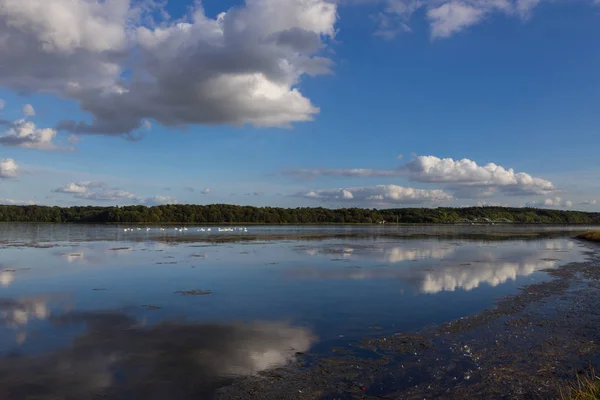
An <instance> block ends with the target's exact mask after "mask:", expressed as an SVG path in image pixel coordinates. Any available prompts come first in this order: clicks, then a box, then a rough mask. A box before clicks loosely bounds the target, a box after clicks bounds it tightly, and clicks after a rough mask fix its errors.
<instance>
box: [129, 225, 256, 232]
mask: <svg viewBox="0 0 600 400" xmlns="http://www.w3.org/2000/svg"><path fill="white" fill-rule="evenodd" d="M142 230H143V229H142V228H135V229H134V228H124V229H123V232H134V231H142ZM145 230H146V232H150V231H152V230H155V231H170V230H171V229H170V228H150V227H146V228H145ZM172 230H174V231H176V232H186V231H187V230H188V228H187V227H185V226H184V227H182V228H177V227H175V228H173V229H172ZM217 230H218V232H248V228H246V227H239V228H217ZM197 231H198V232H212V228H199V229H197Z"/></svg>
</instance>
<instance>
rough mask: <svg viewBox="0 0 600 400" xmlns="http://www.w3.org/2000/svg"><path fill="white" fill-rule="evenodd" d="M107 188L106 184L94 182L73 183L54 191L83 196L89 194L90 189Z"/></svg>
mask: <svg viewBox="0 0 600 400" xmlns="http://www.w3.org/2000/svg"><path fill="white" fill-rule="evenodd" d="M103 187H106V183H104V182H94V181H81V182H71V183H69V184H68V185H65V186H61V187H59V188H56V189H54V190H53V192H54V193H69V194H83V193H87V192H88V189H95V188H103Z"/></svg>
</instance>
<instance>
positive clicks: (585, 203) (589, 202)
mask: <svg viewBox="0 0 600 400" xmlns="http://www.w3.org/2000/svg"><path fill="white" fill-rule="evenodd" d="M579 205H580V206H595V205H596V199H592V200H584V201H582V202H581V203H579Z"/></svg>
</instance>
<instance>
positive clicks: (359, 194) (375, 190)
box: [296, 185, 452, 204]
mask: <svg viewBox="0 0 600 400" xmlns="http://www.w3.org/2000/svg"><path fill="white" fill-rule="evenodd" d="M296 196H298V197H304V198H307V199H314V200H321V201H343V202H344V201H345V202H357V203H373V204H419V203H425V202H441V201H447V200H451V199H452V195H450V194H448V193H446V192H444V191H443V190H437V189H436V190H424V189H413V188H405V187H402V186H396V185H378V186H374V187H358V188H346V189H327V190H315V191H311V192H304V193H298V194H297V195H296Z"/></svg>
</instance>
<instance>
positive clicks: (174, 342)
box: [0, 225, 584, 399]
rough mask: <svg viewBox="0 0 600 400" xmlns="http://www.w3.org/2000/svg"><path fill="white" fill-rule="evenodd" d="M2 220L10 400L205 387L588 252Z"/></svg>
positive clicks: (451, 315) (555, 246)
mask: <svg viewBox="0 0 600 400" xmlns="http://www.w3.org/2000/svg"><path fill="white" fill-rule="evenodd" d="M0 228H1V229H2V230H1V231H0V242H2V243H4V245H3V246H2V248H1V249H0V252H1V255H2V256H1V258H0V354H1V355H2V358H1V359H0V398H26V395H30V394H33V395H36V396H38V398H53V397H52V396H53V395H54V394H56V393H63V392H65V391H66V392H67V393H68V394H69V395H71V396H75V398H88V397H87V396H91V395H92V394H94V393H95V394H97V393H99V392H101V393H104V394H107V395H109V396H112V397H114V398H136V399H137V398H189V397H188V396H192V395H199V394H201V393H205V394H206V393H209V392H210V391H211V390H212V389H213V387H214V386H216V385H218V384H222V383H221V380H222V379H225V378H229V377H231V376H244V375H249V374H254V373H256V372H259V371H263V370H266V369H268V368H271V367H274V366H280V365H285V364H286V363H288V362H290V361H292V360H293V359H294V355H295V353H296V352H309V351H310V350H311V349H313V350H314V349H318V348H325V347H327V346H331V345H333V344H335V343H338V342H339V341H340V340H349V341H351V340H356V339H358V338H361V337H364V336H370V335H383V334H388V333H395V332H407V331H414V330H418V329H420V328H423V327H425V326H428V325H432V324H436V323H440V322H444V321H449V320H453V319H456V318H459V317H461V316H465V315H470V314H474V313H477V312H478V311H481V310H482V309H484V308H486V307H490V306H492V305H493V303H494V299H497V298H499V297H502V296H504V295H506V294H510V293H515V292H516V291H517V289H518V288H519V287H520V286H523V285H526V284H530V283H535V282H539V281H540V280H544V279H547V275H546V273H544V272H540V270H542V269H549V268H550V269H551V268H557V267H559V266H560V265H562V264H565V263H567V262H571V261H577V260H581V259H583V257H584V255H583V249H582V248H581V247H580V245H579V244H577V243H576V242H575V241H573V240H571V239H568V238H558V239H556V238H554V239H545V240H528V241H523V240H505V241H493V242H485V241H467V240H437V239H428V240H415V239H389V238H385V237H380V238H377V237H372V236H371V237H369V238H365V239H352V240H345V239H324V240H318V241H316V240H309V241H299V240H286V241H250V242H241V243H220V244H214V243H207V242H194V241H192V242H189V241H185V242H183V241H182V242H177V241H170V242H164V241H159V240H156V239H157V237H156V236H160V235H166V234H169V235H200V234H208V232H198V231H197V229H199V228H192V227H190V228H188V231H187V232H186V231H184V232H179V231H177V232H175V231H174V229H173V232H170V231H169V232H168V233H167V232H166V231H160V230H157V232H153V231H152V230H151V231H148V232H147V231H145V230H144V231H142V230H140V231H138V230H137V229H135V230H134V231H128V232H125V231H123V229H125V228H123V227H87V228H86V227H78V226H77V227H73V226H55V225H43V226H36V225H26V226H25V225H22V226H19V225H10V226H9V225H6V226H3V227H2V226H0ZM214 229H216V228H213V230H214ZM260 229H262V230H267V231H268V230H271V229H274V230H276V229H284V230H285V229H287V230H288V231H289V232H293V231H292V230H293V229H295V231H296V232H297V231H298V230H299V229H302V228H287V227H286V228H261V227H249V228H248V230H249V231H253V230H254V231H256V230H260ZM291 229H292V230H291ZM308 229H311V230H315V229H316V231H319V232H322V231H321V230H319V229H318V228H314V227H313V228H308ZM327 229H329V232H336V229H364V228H346V227H342V228H338V227H329V228H327ZM386 229H387V228H386ZM405 229H406V228H405ZM419 229H425V230H426V228H419ZM431 229H438V228H431ZM460 229H468V228H460ZM475 229H481V228H478V227H476V228H475ZM494 229H501V228H494ZM155 230H156V229H155ZM161 232H162V233H161ZM213 234H218V233H213ZM237 234H240V235H243V234H246V232H245V231H244V230H239V231H238V233H237ZM153 235H155V236H153ZM188 240H189V239H188ZM182 371H185V373H184V372H182ZM149 381H151V382H155V384H156V385H159V384H158V383H156V382H163V383H161V384H160V385H159V386H153V385H148V384H147V382H149ZM142 382H145V383H143V384H142ZM165 382H168V383H165ZM174 387H176V388H177V395H176V394H175V392H173V390H174ZM143 388H146V389H143ZM144 390H149V392H144ZM161 390H165V391H166V392H164V393H163V392H161ZM161 393H162V394H161ZM167 393H168V395H167ZM19 396H21V397H19ZM44 396H46V397H44ZM127 396H129V397H127ZM161 396H162V397H161ZM165 396H166V397H165Z"/></svg>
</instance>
